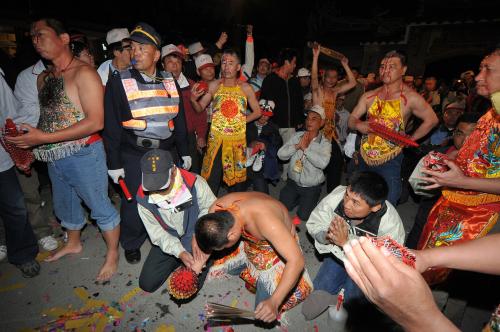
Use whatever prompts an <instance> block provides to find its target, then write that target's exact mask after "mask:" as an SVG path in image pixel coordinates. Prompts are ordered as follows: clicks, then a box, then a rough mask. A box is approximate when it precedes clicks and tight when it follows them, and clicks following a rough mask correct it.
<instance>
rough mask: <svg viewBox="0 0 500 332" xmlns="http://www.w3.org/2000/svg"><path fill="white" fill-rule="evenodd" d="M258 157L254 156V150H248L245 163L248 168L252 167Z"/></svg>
mask: <svg viewBox="0 0 500 332" xmlns="http://www.w3.org/2000/svg"><path fill="white" fill-rule="evenodd" d="M256 157H257V153H254V154H252V148H247V161H246V163H245V166H246V167H247V168H248V167H250V166H252V164H253V163H254V161H255V158H256Z"/></svg>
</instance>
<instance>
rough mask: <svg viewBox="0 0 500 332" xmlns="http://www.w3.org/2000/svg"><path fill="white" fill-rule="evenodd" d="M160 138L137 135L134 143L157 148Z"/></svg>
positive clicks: (148, 147)
mask: <svg viewBox="0 0 500 332" xmlns="http://www.w3.org/2000/svg"><path fill="white" fill-rule="evenodd" d="M160 142H161V141H160V140H159V139H154V138H148V137H139V136H137V140H136V144H137V146H140V147H143V148H147V149H158V148H159V147H160Z"/></svg>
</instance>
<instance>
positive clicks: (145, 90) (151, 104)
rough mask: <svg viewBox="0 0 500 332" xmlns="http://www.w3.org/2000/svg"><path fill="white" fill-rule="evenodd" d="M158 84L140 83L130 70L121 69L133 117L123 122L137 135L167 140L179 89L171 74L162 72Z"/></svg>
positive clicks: (175, 113) (177, 103) (175, 110)
mask: <svg viewBox="0 0 500 332" xmlns="http://www.w3.org/2000/svg"><path fill="white" fill-rule="evenodd" d="M161 75H162V77H163V81H162V82H161V83H157V82H148V83H142V82H140V81H138V80H136V79H135V78H133V77H132V73H131V72H130V70H124V71H121V72H120V77H121V80H122V85H123V89H124V90H125V94H126V96H127V100H128V104H129V106H130V113H131V114H132V119H130V120H128V121H124V122H122V125H123V128H126V129H131V130H133V131H134V134H135V135H137V136H140V137H147V138H152V139H161V140H163V139H167V138H169V137H170V136H171V135H172V132H173V130H174V123H173V119H174V118H175V117H176V116H177V113H179V92H178V91H177V87H176V86H175V80H174V78H173V77H172V75H171V74H170V73H162V74H161Z"/></svg>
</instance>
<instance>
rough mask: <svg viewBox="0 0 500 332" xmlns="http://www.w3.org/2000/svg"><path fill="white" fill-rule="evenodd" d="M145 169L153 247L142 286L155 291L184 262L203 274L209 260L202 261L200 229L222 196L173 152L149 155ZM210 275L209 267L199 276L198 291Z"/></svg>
mask: <svg viewBox="0 0 500 332" xmlns="http://www.w3.org/2000/svg"><path fill="white" fill-rule="evenodd" d="M141 171H142V184H141V186H140V187H139V190H138V192H137V195H136V200H137V208H138V210H139V215H140V217H141V219H142V222H143V223H144V226H145V227H146V230H147V232H148V235H149V238H150V239H151V242H152V243H153V246H152V247H151V250H150V251H149V255H148V258H147V259H146V262H145V263H144V266H143V267H142V270H141V275H140V277H139V287H141V289H143V290H144V291H146V292H150V293H152V292H154V291H156V290H157V289H158V288H159V287H160V286H161V285H162V284H163V283H164V282H165V280H166V279H167V278H168V276H169V275H170V274H171V273H172V272H173V271H174V270H175V269H176V268H177V267H178V266H181V265H182V264H184V265H185V266H186V267H188V268H190V269H192V270H193V271H195V272H196V273H200V270H201V268H202V266H203V265H204V264H205V261H206V259H203V260H201V261H200V259H199V258H200V255H201V256H203V257H205V256H206V255H205V254H203V253H201V252H200V250H199V249H198V245H197V242H196V240H195V237H194V227H195V224H196V222H197V220H198V218H199V217H201V216H203V215H205V214H207V212H208V209H209V208H210V206H211V205H212V204H213V202H214V201H215V199H216V197H215V196H214V194H213V193H212V191H211V190H210V187H209V186H208V184H207V182H206V181H205V179H203V178H202V177H201V176H199V175H196V174H193V173H191V172H188V171H186V170H184V169H182V168H178V167H176V166H175V165H174V163H173V160H172V155H171V154H170V152H168V151H165V150H160V149H153V150H150V151H148V152H147V153H145V154H144V155H143V157H142V159H141ZM210 263H211V261H209V262H208V264H207V265H210ZM207 272H208V268H207V269H205V270H204V271H203V273H200V274H199V276H198V289H200V288H201V285H202V284H203V281H204V280H205V277H206V275H207Z"/></svg>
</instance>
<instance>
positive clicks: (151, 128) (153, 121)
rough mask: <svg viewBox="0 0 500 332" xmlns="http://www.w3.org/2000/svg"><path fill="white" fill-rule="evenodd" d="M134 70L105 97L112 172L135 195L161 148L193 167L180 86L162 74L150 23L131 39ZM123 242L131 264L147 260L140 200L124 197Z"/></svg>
mask: <svg viewBox="0 0 500 332" xmlns="http://www.w3.org/2000/svg"><path fill="white" fill-rule="evenodd" d="M127 40H129V41H130V44H131V57H132V68H130V69H127V70H123V71H120V72H119V73H118V72H116V73H115V74H114V75H113V76H112V77H111V78H110V80H109V81H108V84H107V86H106V93H105V98H104V105H105V122H104V131H103V139H104V144H105V147H106V154H107V159H108V169H109V170H108V174H109V176H110V177H111V179H113V182H115V183H118V182H119V179H120V178H123V179H124V181H125V182H126V184H127V187H128V189H129V191H130V192H131V193H135V192H137V189H138V187H139V185H140V183H141V167H140V160H141V157H142V156H143V155H144V154H145V153H146V152H147V151H149V150H150V149H154V148H161V149H164V150H169V151H171V152H172V155H173V156H177V158H174V159H179V158H178V156H181V159H182V167H184V168H186V169H189V168H190V167H191V157H189V154H188V146H187V130H186V120H185V117H184V108H183V105H182V99H180V98H179V87H178V85H177V83H176V81H175V79H174V78H173V77H172V75H171V74H170V73H160V71H159V70H157V66H156V64H157V62H158V60H159V59H160V45H161V37H160V35H159V34H158V32H156V30H155V29H154V28H153V27H151V26H150V25H148V24H146V23H138V24H137V26H136V27H135V28H134V30H132V32H131V33H130V37H129V38H128V39H127ZM120 213H121V219H122V221H121V234H120V243H121V245H122V247H123V249H124V250H125V258H126V259H127V262H129V263H130V264H135V263H138V262H139V261H140V260H141V252H140V247H141V245H142V243H143V242H144V240H145V239H146V237H147V232H146V229H145V228H144V225H143V223H142V221H141V218H140V217H139V214H138V212H137V202H136V201H135V200H133V201H130V202H128V201H127V200H126V198H125V197H123V196H122V201H121V210H120Z"/></svg>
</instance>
